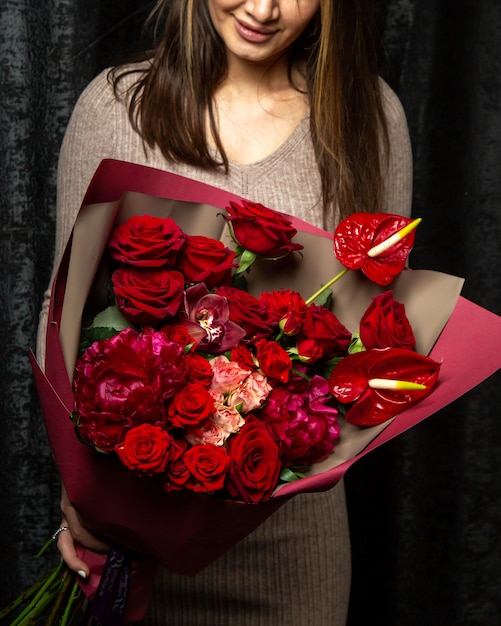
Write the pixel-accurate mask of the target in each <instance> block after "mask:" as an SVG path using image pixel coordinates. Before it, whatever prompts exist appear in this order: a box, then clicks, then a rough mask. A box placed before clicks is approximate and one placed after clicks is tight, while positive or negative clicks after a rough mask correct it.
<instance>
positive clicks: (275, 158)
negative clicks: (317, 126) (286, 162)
mask: <svg viewBox="0 0 501 626" xmlns="http://www.w3.org/2000/svg"><path fill="white" fill-rule="evenodd" d="M309 129H310V118H309V116H308V117H304V118H303V119H302V120H301V121H300V122H299V124H298V125H297V126H296V127H295V128H294V130H293V131H292V133H291V134H290V135H289V136H288V137H287V139H286V140H285V141H284V142H283V143H282V144H281V145H280V146H278V148H277V149H276V150H275V151H274V152H271V153H270V154H268V155H267V156H265V157H264V158H262V159H260V160H259V161H255V162H254V163H238V162H236V161H231V160H229V161H228V163H229V166H230V170H232V171H239V172H241V173H246V172H251V171H259V170H262V169H266V170H269V169H270V168H271V167H272V166H273V165H274V164H275V163H280V162H281V161H282V159H283V158H284V157H285V156H286V155H287V154H288V153H289V152H292V150H294V148H295V147H296V146H297V144H298V143H299V142H300V141H302V140H303V139H304V137H305V135H306V134H307V133H308V132H309ZM217 154H218V153H217V152H216V151H215V150H214V155H216V156H217Z"/></svg>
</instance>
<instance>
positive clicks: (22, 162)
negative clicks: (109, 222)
mask: <svg viewBox="0 0 501 626" xmlns="http://www.w3.org/2000/svg"><path fill="white" fill-rule="evenodd" d="M150 6H151V2H145V1H144V0H121V1H120V2H116V0H3V1H2V2H1V4H0V47H1V54H0V59H1V60H0V64H1V65H0V72H1V74H0V79H1V80H0V87H1V95H2V100H1V106H0V116H1V123H0V137H1V144H0V145H1V148H2V149H1V150H0V159H1V165H0V177H1V184H0V189H1V203H0V348H1V350H2V358H1V359H0V385H1V392H0V438H1V439H0V454H1V463H0V485H1V495H0V605H4V604H6V602H7V601H8V600H10V599H11V598H12V597H13V596H14V595H16V592H17V591H19V590H20V589H21V588H24V587H25V586H26V585H27V584H28V583H30V582H32V581H33V580H34V579H35V578H36V577H37V575H38V574H39V573H41V571H42V570H45V569H46V567H47V561H46V560H44V559H38V560H37V559H35V558H34V557H33V555H34V553H35V552H36V551H37V550H38V548H39V547H40V546H41V545H42V544H43V543H45V541H46V539H47V537H48V536H50V534H51V533H52V532H53V531H54V529H55V528H57V526H58V522H59V514H58V496H59V481H58V478H57V474H56V472H55V469H54V465H53V462H52V458H51V454H50V452H49V450H48V448H47V444H46V441H45V435H44V430H43V426H42V419H41V415H40V411H39V408H38V402H37V399H36V394H35V391H34V386H33V382H32V376H31V370H30V365H29V362H28V358H27V352H28V349H29V348H30V347H32V346H34V342H35V335H36V327H37V319H38V311H39V308H40V304H41V300H42V294H43V290H44V289H45V287H46V285H47V284H48V281H49V276H50V270H51V258H52V249H53V242H54V198H55V175H56V163H57V154H58V150H59V145H60V142H61V139H62V135H63V132H64V128H65V126H66V123H67V121H68V117H69V115H70V112H71V109H72V107H73V105H74V103H75V100H76V98H77V96H78V94H79V93H80V91H81V90H82V89H83V87H84V86H85V85H86V84H87V82H88V81H89V80H90V79H91V78H92V77H93V76H94V75H95V74H96V73H97V72H98V71H99V70H100V69H101V68H104V67H106V66H108V65H110V64H112V63H114V62H116V61H118V60H120V59H121V58H122V57H121V56H119V53H122V52H124V51H125V52H130V51H132V50H134V49H135V46H136V42H137V40H138V37H139V31H140V26H141V24H142V22H143V20H144V18H145V16H146V14H147V12H148V9H149V8H150ZM376 10H377V17H378V22H379V30H380V36H381V48H382V56H381V72H382V74H383V76H385V78H386V79H387V80H388V82H389V83H390V84H391V86H392V87H393V88H394V89H395V90H396V91H397V93H398V94H399V96H400V98H401V100H402V102H403V105H404V108H405V110H406V112H407V116H408V121H409V126H410V131H411V137H412V142H413V149H414V159H415V179H414V215H415V216H421V217H423V218H424V221H423V224H422V225H421V226H420V230H419V237H418V238H417V242H418V243H417V246H416V248H415V250H414V252H413V256H412V259H411V265H412V266H413V267H416V268H418V267H422V268H427V269H435V270H441V271H445V272H448V273H451V274H456V275H460V276H464V277H465V278H466V284H465V288H464V290H463V295H464V296H466V297H467V298H469V299H470V300H472V301H474V302H476V303H477V304H479V305H481V306H483V307H484V308H488V309H490V310H491V311H494V312H496V313H498V314H500V313H501V297H500V294H501V280H500V269H499V268H500V266H501V251H500V249H501V245H500V244H501V219H500V211H501V54H500V48H501V3H500V2H499V0H475V1H474V0H455V2H450V1H449V0H376ZM474 348H475V346H473V345H466V344H465V346H464V358H465V359H468V354H469V352H470V351H473V350H474ZM500 383H501V379H500V376H499V373H498V374H497V375H495V376H494V377H492V378H491V379H490V380H489V381H487V382H485V383H483V384H482V385H481V386H480V387H478V388H477V389H475V390H474V391H472V392H470V393H469V394H467V395H466V396H465V397H463V398H462V399H460V400H458V401H456V402H455V403H454V404H452V405H450V406H449V407H447V409H445V410H443V411H441V412H440V413H439V414H437V415H435V416H433V417H432V418H431V419H429V420H427V421H426V422H425V423H423V424H421V425H419V426H417V427H415V428H414V429H413V430H412V431H410V432H408V433H406V434H404V435H402V436H400V437H399V438H398V439H397V440H394V441H392V442H390V443H389V444H387V445H386V446H384V447H383V448H380V449H378V450H376V451H375V452H373V453H372V454H371V455H369V456H368V457H366V458H365V459H363V460H362V461H360V462H359V463H358V464H357V465H355V466H354V467H353V468H352V469H351V470H350V471H349V473H348V475H347V481H346V482H347V490H348V498H349V507H350V523H351V528H352V539H353V567H354V572H353V593H352V603H351V608H350V626H365V625H370V626H373V625H376V626H377V625H379V624H381V625H384V626H392V625H395V626H414V625H415V626H422V625H424V624H430V625H431V626H435V625H440V626H448V625H451V626H452V625H454V626H456V625H472V626H473V625H475V626H484V625H485V626H491V625H495V624H501V556H500V554H501V550H500V547H501V546H500V544H501V540H500V522H501V515H500V512H501V486H500V485H501V481H500V471H499V464H500V462H501V443H500V436H499V430H500V423H501V420H500V415H501V410H500V406H501V394H500V387H501V385H500ZM56 558H57V557H56V554H55V552H52V554H51V557H50V559H52V560H54V559H56ZM291 575H293V576H294V575H297V577H298V584H300V580H301V576H302V575H303V574H302V573H301V572H296V573H295V572H294V571H291ZM298 626H299V625H298ZM301 626H303V625H301ZM305 626H306V625H305ZM308 626H309V625H308ZM312 626H313V625H312Z"/></svg>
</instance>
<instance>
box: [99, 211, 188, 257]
mask: <svg viewBox="0 0 501 626" xmlns="http://www.w3.org/2000/svg"><path fill="white" fill-rule="evenodd" d="M184 238H185V235H184V233H183V231H182V230H181V229H180V228H179V226H178V225H177V224H176V222H175V221H174V220H173V219H171V218H170V217H167V218H164V217H152V216H151V215H136V216H134V217H131V218H130V219H129V220H127V222H125V224H121V225H120V226H117V227H116V228H115V229H114V230H113V232H112V233H111V237H110V240H109V242H108V249H109V251H110V254H111V256H112V258H113V259H115V260H116V261H119V262H120V263H124V264H126V265H134V266H136V267H146V268H155V267H156V268H159V267H163V268H169V267H174V264H175V262H176V258H177V255H178V253H179V250H181V248H182V246H183V243H184Z"/></svg>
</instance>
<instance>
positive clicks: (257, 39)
mask: <svg viewBox="0 0 501 626" xmlns="http://www.w3.org/2000/svg"><path fill="white" fill-rule="evenodd" d="M235 28H236V30H237V33H238V34H239V35H240V37H242V39H245V40H246V41H250V42H252V43H263V42H265V41H268V40H269V39H271V38H272V37H273V35H274V34H275V33H276V31H275V30H273V31H263V30H254V29H253V28H251V27H250V26H246V25H245V24H243V23H242V22H239V21H238V20H237V18H235Z"/></svg>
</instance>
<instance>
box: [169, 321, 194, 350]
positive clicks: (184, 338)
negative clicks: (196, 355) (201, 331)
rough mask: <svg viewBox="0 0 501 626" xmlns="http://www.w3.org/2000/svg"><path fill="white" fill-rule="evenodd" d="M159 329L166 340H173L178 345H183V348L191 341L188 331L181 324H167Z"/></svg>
mask: <svg viewBox="0 0 501 626" xmlns="http://www.w3.org/2000/svg"><path fill="white" fill-rule="evenodd" d="M161 331H162V333H163V334H164V335H165V337H166V339H167V340H168V341H174V342H176V343H178V344H179V345H180V346H183V348H186V347H187V346H189V345H190V344H192V343H193V339H192V338H191V335H190V333H189V332H188V330H187V329H186V328H185V327H184V326H182V325H181V324H168V325H167V326H163V327H162V328H161ZM193 348H194V346H193Z"/></svg>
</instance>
